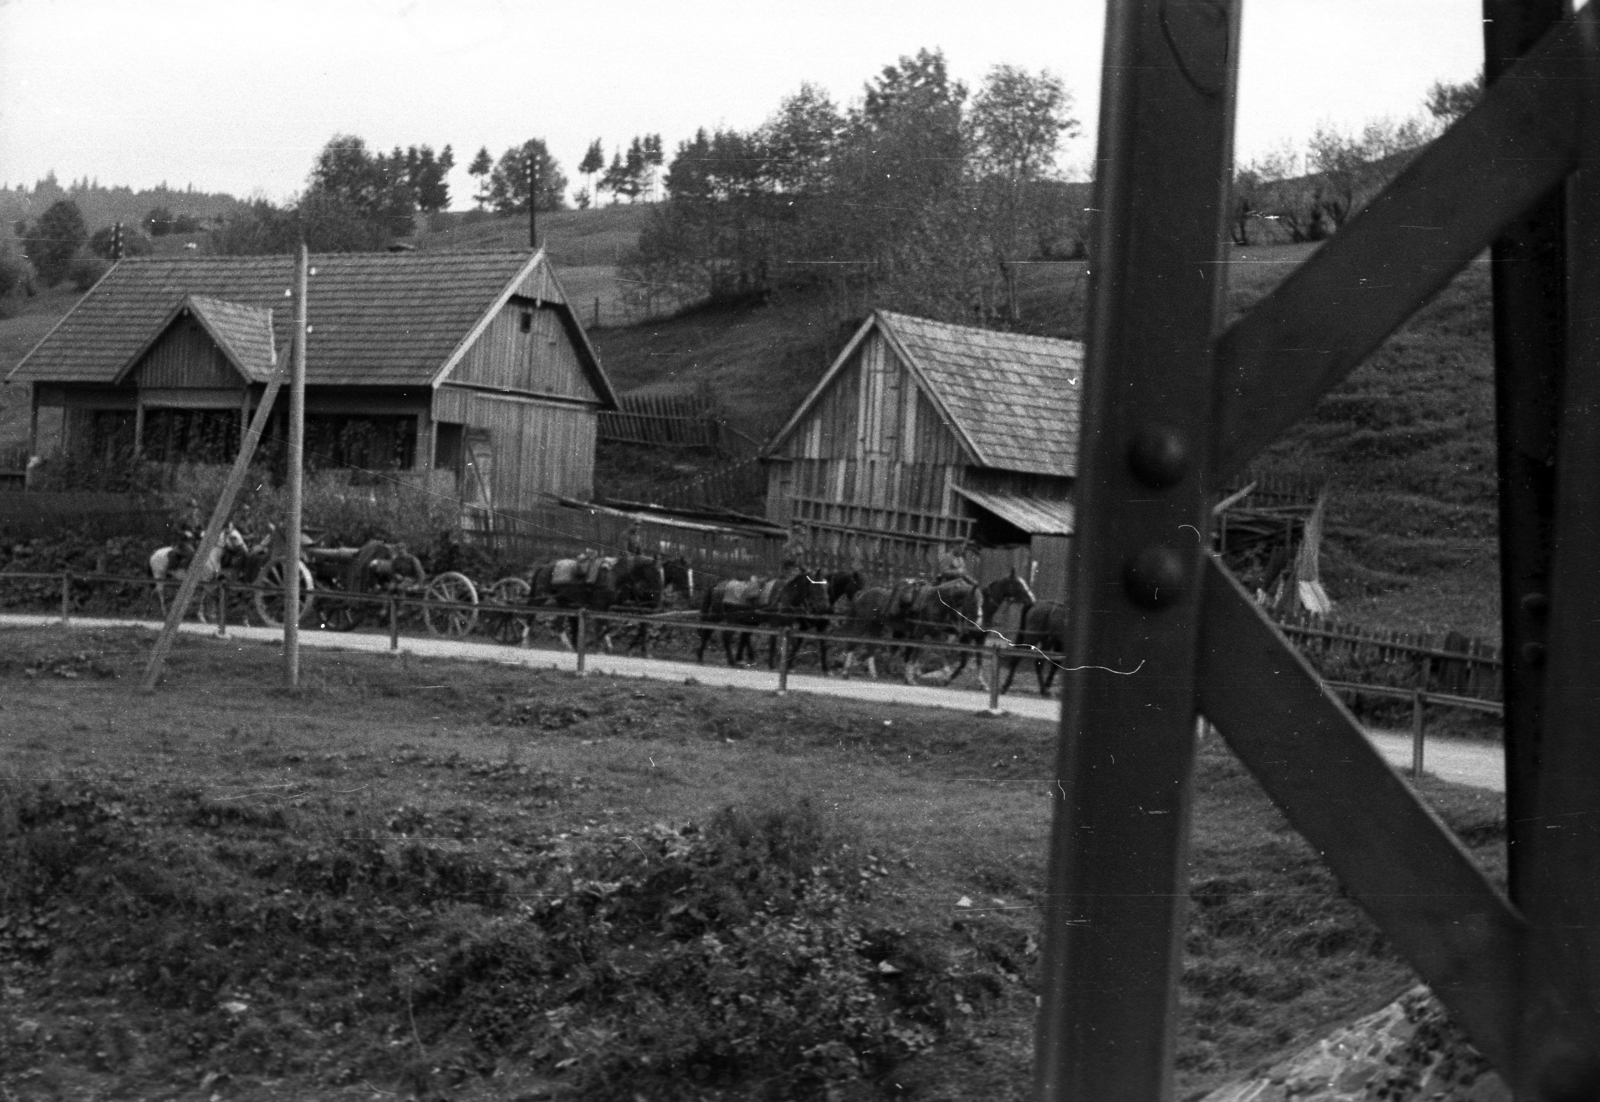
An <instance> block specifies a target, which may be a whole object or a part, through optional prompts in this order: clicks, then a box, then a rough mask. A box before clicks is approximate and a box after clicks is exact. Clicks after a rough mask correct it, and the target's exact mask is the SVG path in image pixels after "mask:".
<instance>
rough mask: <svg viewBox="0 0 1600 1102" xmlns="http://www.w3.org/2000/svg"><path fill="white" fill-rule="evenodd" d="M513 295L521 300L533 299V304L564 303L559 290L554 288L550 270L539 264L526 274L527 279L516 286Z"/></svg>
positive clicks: (563, 297) (554, 282)
mask: <svg viewBox="0 0 1600 1102" xmlns="http://www.w3.org/2000/svg"><path fill="white" fill-rule="evenodd" d="M513 294H516V295H521V296H522V297H523V298H529V299H533V300H534V301H535V302H562V303H564V302H566V301H567V299H566V296H565V295H563V294H562V293H561V288H559V287H557V286H556V281H555V280H554V279H553V278H551V275H550V269H549V268H548V267H546V266H545V265H543V264H541V265H539V267H537V268H535V269H534V270H533V271H532V272H530V273H529V274H528V277H527V278H526V279H524V280H523V281H522V282H521V283H520V284H518V286H517V289H516V291H514V292H513Z"/></svg>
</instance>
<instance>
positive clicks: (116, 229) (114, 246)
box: [111, 222, 122, 261]
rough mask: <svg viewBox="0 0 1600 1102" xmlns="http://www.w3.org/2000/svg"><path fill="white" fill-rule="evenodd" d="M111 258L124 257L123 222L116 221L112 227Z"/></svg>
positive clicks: (114, 259) (119, 258) (118, 258)
mask: <svg viewBox="0 0 1600 1102" xmlns="http://www.w3.org/2000/svg"><path fill="white" fill-rule="evenodd" d="M111 259H112V260H113V261H117V260H121V259H122V223H121V222H117V223H114V224H113V225H112V227H111Z"/></svg>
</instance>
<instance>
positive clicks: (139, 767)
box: [0, 628, 1504, 1099]
mask: <svg viewBox="0 0 1600 1102" xmlns="http://www.w3.org/2000/svg"><path fill="white" fill-rule="evenodd" d="M149 640H150V636H149V635H148V634H146V633H144V632H140V631H127V630H121V631H93V632H90V631H63V630H61V629H56V628H40V629H5V630H0V685H3V686H4V690H3V693H0V854H3V855H4V859H5V860H7V861H9V862H10V863H11V867H12V868H13V869H14V870H15V869H19V868H20V869H23V870H24V871H25V872H26V874H27V875H26V876H22V877H15V876H14V877H8V878H6V884H7V886H6V887H4V888H0V982H3V985H4V990H5V992H6V1001H7V1013H6V1015H5V1016H4V1019H5V1021H4V1026H3V1028H4V1030H6V1031H7V1032H6V1035H5V1036H3V1037H0V1087H4V1088H5V1089H7V1090H9V1091H11V1092H13V1093H15V1094H16V1095H17V1096H19V1097H29V1098H55V1097H67V1096H69V1095H72V1096H76V1097H86V1096H89V1095H91V1094H105V1093H110V1092H114V1091H115V1092H121V1093H122V1094H125V1095H126V1094H133V1095H136V1096H139V1097H152V1098H153V1097H164V1098H180V1097H205V1098H209V1097H210V1096H211V1095H212V1094H213V1093H217V1092H219V1091H220V1092H222V1093H224V1095H225V1096H226V1097H229V1098H243V1099H258V1098H259V1099H269V1098H271V1099H277V1098H291V1097H292V1098H313V1097H335V1096H346V1097H348V1096H350V1094H351V1093H352V1092H354V1093H359V1094H370V1093H371V1091H370V1090H369V1089H368V1085H370V1087H372V1088H377V1089H379V1090H382V1091H393V1092H396V1093H399V1094H411V1095H416V1096H418V1097H442V1096H445V1095H448V1096H449V1097H453V1098H496V1099H499V1098H506V1099H509V1098H514V1097H539V1096H542V1092H546V1091H548V1092H553V1093H554V1096H555V1097H584V1098H589V1097H597V1098H607V1097H620V1098H632V1097H633V1096H634V1095H633V1093H632V1092H633V1091H635V1090H638V1091H642V1092H643V1096H644V1097H650V1098H670V1097H677V1096H679V1095H680V1094H683V1095H684V1096H694V1097H728V1098H736V1097H766V1096H777V1097H790V1096H792V1097H823V1096H824V1095H828V1093H829V1090H830V1089H831V1090H832V1091H833V1094H832V1095H831V1096H832V1097H845V1098H870V1097H878V1096H880V1095H885V1096H892V1095H896V1094H898V1095H900V1096H904V1097H915V1098H928V1099H934V1098H950V1099H955V1098H984V1099H990V1098H994V1099H1005V1098H1017V1099H1020V1098H1023V1097H1026V1095H1027V1093H1028V1091H1027V1083H1028V1080H1029V1069H1028V1060H1029V1053H1030V1050H1031V1040H1032V1022H1033V1012H1034V993H1035V987H1034V973H1035V970H1036V966H1037V951H1038V945H1037V935H1038V923H1039V911H1038V907H1039V904H1040V901H1041V894H1042V880H1043V859H1044V853H1045V848H1046V841H1045V839H1046V834H1047V830H1048V825H1049V816H1050V813H1051V808H1052V804H1051V799H1052V792H1053V791H1054V788H1053V785H1052V784H1051V783H1050V777H1051V776H1052V771H1053V765H1052V762H1053V753H1054V751H1053V741H1054V740H1053V737H1052V736H1053V732H1052V730H1051V728H1050V727H1049V725H1046V724H1040V723H1036V722H1029V721H1026V720H1020V719H1014V718H1000V719H986V718H979V717H971V716H964V715H961V714H959V713H950V712H942V711H938V710H934V709H917V708H910V707H903V706H887V705H877V704H872V705H868V704H858V703H853V702H847V701H843V700H832V699H823V698H805V697H803V696H795V697H787V698H777V697H774V696H770V695H767V694H756V693H748V692H737V691H732V690H715V689H709V688H705V687H699V686H693V685H681V686H680V685H673V684H664V683H660V682H646V681H629V680H624V679H612V678H605V677H596V678H588V679H580V678H577V677H574V676H572V675H570V674H559V673H554V672H529V671H510V670H506V669H503V668H498V667H493V666H487V665H475V664H470V663H455V662H445V661H431V660H430V661H424V660H418V659H414V658H410V657H406V656H394V657H390V656H371V655H356V654H339V653H334V652H312V651H308V652H306V653H305V654H304V655H303V657H302V663H303V666H302V668H303V688H302V689H301V691H300V692H299V693H298V694H293V695H291V694H289V693H287V692H286V691H284V690H282V689H280V688H278V687H276V686H278V684H279V677H280V673H279V662H280V660H279V658H278V656H277V654H276V649H275V648H274V647H271V646H267V645H261V644H246V643H239V642H233V643H223V642H219V641H213V640H200V639H195V638H193V637H180V639H179V640H178V643H177V646H176V648H175V650H174V653H173V656H172V660H171V664H170V673H169V675H168V677H167V679H166V681H165V683H164V685H163V687H162V688H161V689H160V690H159V691H158V692H157V693H156V694H154V695H153V696H141V695H138V694H136V693H135V692H134V691H133V688H132V686H133V683H134V681H135V679H136V677H137V675H138V672H139V670H140V669H141V668H142V663H143V659H144V656H145V653H146V652H147V648H148V646H149ZM1422 791H1423V794H1424V796H1425V797H1426V798H1427V799H1428V800H1429V802H1430V803H1431V804H1433V806H1434V807H1435V808H1436V809H1437V810H1438V811H1439V813H1440V814H1441V816H1443V818H1444V819H1445V820H1446V822H1448V823H1449V824H1450V825H1451V826H1452V827H1454V828H1455V829H1456V830H1457V831H1458V833H1460V834H1461V836H1462V838H1463V840H1464V842H1465V843H1466V844H1467V845H1468V846H1469V847H1470V848H1471V849H1472V851H1473V852H1474V853H1475V854H1476V855H1477V856H1478V858H1479V859H1480V860H1481V861H1483V862H1484V863H1485V865H1486V867H1488V868H1490V869H1491V871H1492V872H1494V874H1495V875H1499V871H1500V868H1501V865H1502V863H1503V856H1502V849H1503V839H1504V822H1503V810H1502V806H1501V802H1500V800H1499V798H1498V797H1496V796H1493V795H1492V794H1489V793H1484V792H1480V791H1477V790H1471V789H1463V788H1459V787H1456V786H1450V785H1444V784H1440V783H1436V782H1432V781H1425V782H1424V784H1423V787H1422ZM730 809H731V810H730ZM1195 809H1196V810H1195V815H1196V819H1195V836H1194V844H1193V850H1192V853H1191V862H1192V863H1191V871H1190V885H1191V887H1190V895H1191V907H1190V919H1189V928H1188V932H1187V936H1186V938H1185V949H1186V953H1187V964H1186V972H1185V976H1184V980H1183V986H1182V990H1181V999H1182V1003H1181V1008H1182V1030H1183V1032H1182V1038H1181V1041H1180V1045H1179V1056H1178V1060H1179V1070H1178V1087H1179V1091H1178V1097H1180V1098H1193V1097H1197V1096H1198V1094H1199V1093H1201V1092H1203V1091H1205V1090H1207V1089H1209V1088H1211V1087H1213V1086H1215V1085H1217V1084H1219V1083H1220V1082H1222V1081H1224V1080H1225V1079H1226V1078H1228V1077H1230V1076H1231V1075H1234V1074H1238V1073H1242V1072H1244V1071H1247V1070H1249V1069H1250V1068H1252V1067H1253V1066H1255V1065H1257V1064H1258V1063H1260V1062H1262V1061H1264V1060H1267V1059H1269V1058H1270V1057H1271V1056H1273V1055H1274V1054H1276V1053H1278V1052H1280V1051H1281V1050H1282V1049H1283V1048H1284V1047H1285V1046H1288V1045H1291V1044H1294V1043H1297V1042H1300V1041H1303V1040H1305V1039H1307V1038H1308V1037H1310V1036H1311V1035H1313V1034H1315V1033H1316V1032H1317V1031H1319V1030H1320V1029H1323V1028H1326V1027H1328V1026H1330V1025H1331V1024H1333V1023H1335V1022H1338V1021H1340V1020H1343V1019H1347V1018H1348V1017H1350V1016H1352V1015H1354V1014H1358V1013H1361V1012H1364V1011H1367V1010H1371V1009H1374V1008H1376V1007H1377V1006H1379V1005H1382V1004H1383V1003H1385V1002H1387V1001H1389V1000H1390V999H1391V998H1393V997H1394V996H1396V995H1398V994H1399V993H1400V992H1401V991H1402V990H1404V989H1405V988H1406V987H1408V986H1409V985H1410V984H1411V983H1412V982H1413V980H1412V978H1411V976H1410V974H1409V972H1408V971H1407V970H1406V969H1405V968H1404V967H1403V966H1402V965H1401V964H1400V963H1399V962H1398V961H1396V960H1395V959H1394V957H1393V955H1392V953H1390V951H1389V950H1388V948H1387V946H1386V945H1385V943H1384V941H1383V939H1382V937H1381V936H1380V935H1379V934H1378V933H1377V931H1376V930H1375V928H1374V927H1373V926H1372V925H1371V923H1370V922H1369V921H1368V920H1367V919H1366V918H1365V917H1364V916H1363V915H1362V914H1361V913H1360V912H1359V910H1358V909H1357V908H1356V907H1354V906H1353V905H1352V904H1351V903H1350V902H1349V901H1348V900H1347V899H1346V898H1345V897H1344V896H1343V894H1342V893H1341V892H1340V891H1339V889H1338V888H1337V886H1336V885H1335V884H1334V882H1333V880H1332V878H1331V876H1330V875H1329V874H1328V873H1327V872H1326V871H1325V870H1324V869H1323V868H1322V866H1321V865H1320V863H1318V861H1317V860H1316V858H1315V855H1314V853H1313V852H1312V851H1311V849H1310V848H1309V847H1308V846H1307V845H1306V844H1305V843H1304V842H1303V841H1301V840H1300V839H1299V838H1298V837H1297V836H1295V835H1294V834H1293V833H1292V832H1291V831H1290V830H1289V828H1288V826H1287V823H1286V821H1285V820H1284V819H1283V817H1282V816H1281V815H1280V814H1278V813H1277V812H1276V811H1275V810H1274V809H1273V808H1272V807H1271V805H1270V804H1268V802H1267V801H1266V800H1265V799H1264V798H1263V797H1262V796H1261V795H1260V793H1259V792H1258V790H1257V789H1256V788H1255V786H1254V784H1253V782H1252V781H1251V780H1250V778H1249V777H1248V776H1247V774H1246V773H1245V772H1244V771H1243V770H1242V768H1240V766H1239V765H1238V764H1237V762H1236V761H1235V760H1234V759H1233V758H1232V757H1231V755H1230V754H1229V753H1228V752H1227V751H1226V750H1225V749H1224V748H1223V747H1221V746H1220V745H1219V744H1217V743H1216V742H1215V740H1206V741H1205V742H1203V743H1202V744H1201V747H1200V751H1199V772H1198V788H1197V794H1196V801H1195ZM719 870H720V871H719ZM19 884H22V885H25V887H24V888H22V889H19V888H18V886H17V885H19ZM752 885H753V887H751V886H752ZM679 889H682V892H681V893H680V892H679ZM557 900H560V901H561V903H560V904H559V905H558V904H557ZM679 904H686V905H685V907H684V909H682V910H675V909H674V908H676V907H677V906H678V905H679ZM564 908H565V910H564ZM691 912H693V913H691ZM573 915H582V916H583V918H582V920H581V921H578V920H576V919H574V918H573V917H572V916H573ZM708 938H709V940H708ZM796 939H798V940H796ZM713 942H714V943H715V945H716V946H718V947H720V948H713V945H712V943H713ZM802 960H803V961H809V962H812V963H810V964H806V965H803V966H802V965H800V964H799V963H797V962H799V961H802ZM885 966H886V967H885ZM796 969H798V970H796ZM674 992H679V993H680V994H677V995H674V994H673V993H674ZM841 992H843V994H840V993H841ZM718 1000H721V1001H720V1002H719V1001H718ZM746 1000H754V1001H753V1002H751V1001H746ZM808 1000H809V1001H808ZM796 1015H799V1017H796ZM752 1023H754V1024H752ZM784 1023H788V1024H787V1025H785V1024H784ZM815 1023H821V1024H822V1025H823V1026H824V1027H825V1028H824V1029H823V1030H822V1031H821V1032H817V1031H815V1030H813V1031H812V1032H809V1033H805V1034H804V1036H805V1038H806V1043H805V1044H804V1045H801V1046H799V1047H798V1048H795V1047H791V1048H788V1049H785V1048H783V1047H782V1046H783V1044H784V1043H786V1042H784V1041H783V1040H782V1039H783V1038H784V1037H785V1036H786V1035H787V1034H786V1032H785V1031H786V1030H787V1031H788V1032H789V1033H794V1032H795V1031H796V1030H798V1029H799V1028H800V1026H801V1025H806V1026H809V1025H811V1024H815ZM762 1030H765V1031H766V1032H761V1031H762ZM799 1035H800V1034H798V1033H796V1036H799ZM769 1049H770V1050H771V1051H773V1052H783V1053H787V1054H788V1055H787V1057H786V1059H787V1060H788V1062H787V1063H786V1064H785V1065H784V1066H782V1067H780V1068H777V1069H774V1068H773V1067H772V1066H771V1065H764V1064H762V1063H761V1062H760V1060H759V1058H758V1054H759V1053H760V1052H763V1051H767V1050H769Z"/></svg>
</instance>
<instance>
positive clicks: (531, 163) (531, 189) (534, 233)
mask: <svg viewBox="0 0 1600 1102" xmlns="http://www.w3.org/2000/svg"><path fill="white" fill-rule="evenodd" d="M538 185H539V161H538V155H537V154H536V153H535V152H534V151H533V144H532V143H531V142H530V143H529V145H528V248H530V249H537V248H538V247H539V214H538V204H537V203H536V202H535V200H536V198H537V192H538Z"/></svg>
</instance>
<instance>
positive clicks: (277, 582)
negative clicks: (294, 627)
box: [255, 559, 316, 627]
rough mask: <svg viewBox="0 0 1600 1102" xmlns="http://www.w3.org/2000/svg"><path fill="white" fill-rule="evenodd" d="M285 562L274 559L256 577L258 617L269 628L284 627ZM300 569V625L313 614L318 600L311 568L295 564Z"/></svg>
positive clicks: (301, 563) (302, 564)
mask: <svg viewBox="0 0 1600 1102" xmlns="http://www.w3.org/2000/svg"><path fill="white" fill-rule="evenodd" d="M283 565H284V564H283V560H282V559H274V560H273V561H272V562H269V563H268V564H267V565H266V566H263V567H262V568H261V572H260V573H259V574H257V575H256V581H255V584H256V591H255V606H256V615H257V616H259V617H261V622H262V623H263V624H266V625H267V626H268V627H281V626H282V625H283V581H284V569H283ZM295 565H296V566H297V567H299V568H300V618H299V621H298V622H299V623H302V624H303V623H305V622H306V617H307V616H308V615H310V613H311V606H312V604H313V603H314V602H315V600H316V594H315V593H314V592H313V591H312V590H313V587H314V586H315V585H316V581H315V579H313V578H312V577H311V568H310V567H308V566H307V565H306V564H305V563H303V562H297V563H295Z"/></svg>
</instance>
